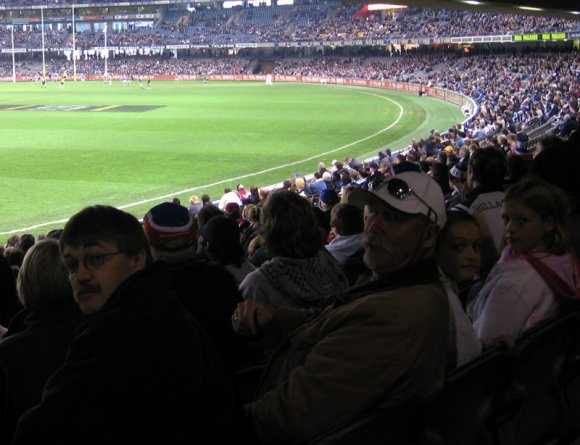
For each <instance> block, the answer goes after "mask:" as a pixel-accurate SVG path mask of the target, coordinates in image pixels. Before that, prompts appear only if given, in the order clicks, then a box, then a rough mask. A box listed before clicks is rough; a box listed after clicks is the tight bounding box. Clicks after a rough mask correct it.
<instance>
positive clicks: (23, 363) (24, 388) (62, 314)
mask: <svg viewBox="0 0 580 445" xmlns="http://www.w3.org/2000/svg"><path fill="white" fill-rule="evenodd" d="M83 319H84V318H83V315H82V314H81V311H80V309H79V307H78V305H77V304H76V303H75V302H74V301H73V299H72V295H70V304H62V305H58V306H54V307H49V308H44V309H42V310H33V311H28V310H22V311H21V312H19V313H18V314H17V315H16V316H15V317H14V318H13V319H12V321H11V323H10V327H9V329H8V332H6V334H5V336H4V339H3V340H2V342H0V443H9V442H10V439H11V438H12V435H13V434H14V429H15V427H16V422H17V420H18V417H19V416H20V415H21V414H22V413H23V412H24V411H26V410H27V409H29V408H32V407H33V406H35V405H38V404H39V403H40V399H41V396H42V388H43V387H44V384H45V383H46V381H47V380H48V378H49V377H50V376H51V375H52V374H53V373H54V372H55V371H56V370H57V369H58V368H59V367H60V366H61V365H62V364H63V362H64V358H65V356H66V353H67V351H68V348H69V345H70V343H71V342H72V340H73V338H74V336H75V331H76V328H77V326H78V325H79V324H80V323H81V322H82V321H83Z"/></svg>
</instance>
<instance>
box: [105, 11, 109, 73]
mask: <svg viewBox="0 0 580 445" xmlns="http://www.w3.org/2000/svg"><path fill="white" fill-rule="evenodd" d="M104 56H105V79H106V78H107V77H108V76H109V68H108V60H109V50H108V49H107V23H106V22H105V54H104Z"/></svg>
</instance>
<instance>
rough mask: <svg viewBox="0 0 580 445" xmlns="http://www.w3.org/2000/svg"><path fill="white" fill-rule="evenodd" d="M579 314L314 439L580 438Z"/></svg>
mask: <svg viewBox="0 0 580 445" xmlns="http://www.w3.org/2000/svg"><path fill="white" fill-rule="evenodd" d="M579 408H580V313H579V312H573V313H571V314H567V315H563V316H561V317H558V318H556V319H552V320H549V321H546V322H544V323H541V324H540V325H538V326H537V327H534V328H532V329H530V330H529V331H528V332H526V333H525V334H524V335H523V336H522V337H521V338H520V339H519V340H518V341H517V342H516V345H515V348H514V349H513V350H511V349H508V348H507V347H506V346H498V347H495V348H493V349H491V350H488V351H486V352H484V353H483V354H482V355H481V356H480V357H478V358H476V359H475V360H473V361H472V362H470V363H467V364H465V365H463V366H461V367H459V368H458V369H456V370H454V371H452V372H450V373H449V375H448V376H447V379H446V384H445V388H444V390H443V392H442V393H441V394H440V395H439V396H438V397H436V398H435V399H434V400H432V401H430V402H429V403H427V404H424V405H422V406H416V405H415V406H405V407H402V408H401V409H399V408H387V407H381V406H379V407H377V408H375V409H373V410H370V411H368V412H366V413H364V414H363V415H361V416H359V417H358V418H356V419H355V420H354V421H352V422H349V423H348V424H347V425H341V426H340V427H338V428H336V429H334V430H333V431H330V432H328V433H326V434H324V435H322V436H321V437H318V438H316V439H315V440H313V441H311V442H310V443H309V445H330V444H332V445H350V444H353V445H354V444H357V445H358V444H362V443H364V444H365V445H374V444H377V445H378V444H390V445H391V444H395V445H397V444H405V445H467V444H469V445H540V444H545V445H547V444H569V443H572V441H573V440H575V439H578V437H580V411H579Z"/></svg>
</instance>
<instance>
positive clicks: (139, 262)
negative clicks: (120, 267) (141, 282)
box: [133, 250, 147, 272]
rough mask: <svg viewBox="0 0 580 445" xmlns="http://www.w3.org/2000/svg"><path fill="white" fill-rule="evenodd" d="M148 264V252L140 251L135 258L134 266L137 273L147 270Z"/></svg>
mask: <svg viewBox="0 0 580 445" xmlns="http://www.w3.org/2000/svg"><path fill="white" fill-rule="evenodd" d="M146 264H147V252H145V251H144V250H141V251H139V252H138V253H137V254H135V256H133V265H134V267H135V272H137V271H138V270H141V269H145V265H146Z"/></svg>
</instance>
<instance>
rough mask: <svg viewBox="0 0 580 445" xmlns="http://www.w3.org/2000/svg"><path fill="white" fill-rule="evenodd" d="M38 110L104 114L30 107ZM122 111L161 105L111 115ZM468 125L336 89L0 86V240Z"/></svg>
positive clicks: (385, 98)
mask: <svg viewBox="0 0 580 445" xmlns="http://www.w3.org/2000/svg"><path fill="white" fill-rule="evenodd" d="M41 105H44V106H73V105H82V106H92V107H97V109H101V111H38V110H34V109H31V108H34V106H41ZM122 105H130V106H134V107H140V106H156V107H158V108H155V109H151V110H149V111H144V112H135V111H115V108H109V109H108V110H107V109H106V108H107V107H118V106H122ZM7 106H12V107H16V106H22V107H28V109H26V108H22V109H7V108H6V107H7ZM400 107H401V108H402V110H404V112H403V113H402V115H401V116H399V114H400V109H401V108H400ZM461 118H462V114H461V112H460V110H459V109H457V108H455V107H453V106H451V105H450V104H447V103H444V102H442V101H439V100H436V99H431V98H427V97H422V98H421V97H418V96H416V95H409V94H402V93H395V92H389V91H382V90H376V89H366V88H354V87H339V86H332V85H308V84H282V83H276V84H275V85H274V86H273V87H267V86H265V85H264V84H262V83H230V82H210V83H208V84H207V85H203V84H202V83H199V82H153V83H152V88H151V90H147V89H140V88H139V87H138V86H137V84H136V83H134V84H133V85H132V86H131V87H124V86H123V85H122V84H121V83H120V82H117V83H114V84H113V85H111V86H108V85H104V84H102V83H100V82H86V83H84V82H76V83H73V82H68V83H67V84H66V86H65V88H64V89H62V90H61V89H59V88H58V85H57V84H49V86H48V88H47V89H46V90H41V89H40V85H39V84H36V83H17V84H11V83H10V84H0V132H1V137H0V159H1V160H2V167H1V169H0V190H1V199H0V235H3V236H4V237H7V236H8V233H9V232H12V231H17V232H18V233H23V232H30V233H34V234H38V233H42V232H46V231H48V230H49V229H51V228H54V227H62V225H63V223H62V222H60V221H61V220H63V219H66V218H68V217H69V216H70V215H71V214H73V213H74V212H76V211H78V210H80V209H81V208H83V207H84V206H87V205H91V204H97V203H101V204H110V205H114V206H117V207H125V206H127V207H125V208H126V209H127V210H128V211H130V212H131V213H134V214H135V215H136V216H139V217H141V216H143V214H144V213H145V211H146V210H147V209H148V208H150V207H152V206H153V205H155V204H156V203H159V202H162V201H163V200H165V199H166V198H164V197H165V196H167V197H173V196H178V197H179V198H180V199H181V200H182V202H184V203H186V202H187V198H188V197H189V195H191V194H193V193H195V194H198V195H200V194H202V193H209V194H210V196H211V197H212V198H214V199H218V198H219V197H220V196H221V193H222V192H223V189H224V187H228V186H229V187H235V186H236V184H237V183H239V182H242V183H243V184H244V185H246V186H247V187H249V186H250V185H253V184H256V185H258V186H262V185H267V184H273V183H278V182H280V181H282V180H283V179H285V178H287V177H291V176H293V175H294V174H295V173H296V172H301V173H304V174H310V173H312V172H314V171H315V169H316V165H317V163H318V161H325V162H327V163H330V161H331V160H332V159H344V157H345V156H346V155H354V156H356V157H361V158H364V157H367V156H369V155H373V154H375V153H376V152H377V151H378V150H379V149H382V148H385V147H391V148H395V149H398V148H401V147H403V146H406V145H407V144H408V143H409V141H410V140H411V138H412V137H423V136H426V135H427V134H428V133H429V130H431V129H432V128H439V129H446V128H448V127H449V126H450V125H451V124H452V123H456V122H458V121H460V120H461ZM396 121H397V123H396V124H395V122H396ZM393 124H395V125H393ZM389 127H391V128H389ZM141 201H145V202H143V203H142V204H138V205H133V203H137V202H141ZM53 221H57V223H56V224H50V225H46V226H41V227H35V228H31V227H32V226H38V225H40V224H45V223H48V222H53Z"/></svg>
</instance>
